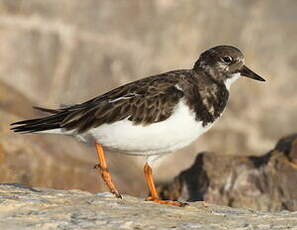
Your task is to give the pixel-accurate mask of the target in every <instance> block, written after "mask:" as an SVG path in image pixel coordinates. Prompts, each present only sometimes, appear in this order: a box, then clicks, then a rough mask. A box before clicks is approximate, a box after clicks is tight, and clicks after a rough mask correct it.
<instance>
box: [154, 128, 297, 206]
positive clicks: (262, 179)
mask: <svg viewBox="0 0 297 230" xmlns="http://www.w3.org/2000/svg"><path fill="white" fill-rule="evenodd" d="M159 192H160V193H161V195H162V197H163V198H165V199H185V200H191V201H198V200H204V201H206V202H208V203H214V204H218V205H228V206H231V207H240V208H251V209H257V210H269V211H279V210H289V211H297V133H296V134H292V135H290V136H287V137H284V138H282V139H281V140H280V141H279V142H278V143H277V145H276V147H275V148H274V149H273V150H272V151H270V152H268V153H267V154H265V155H263V156H260V157H244V156H242V157H239V156H222V155H218V154H215V153H201V154H199V155H198V156H197V158H196V161H195V163H194V164H193V165H192V167H190V168H189V169H187V170H185V171H183V172H181V173H180V174H179V175H178V176H177V177H176V178H175V179H174V181H173V182H172V183H170V184H168V185H163V186H160V187H159Z"/></svg>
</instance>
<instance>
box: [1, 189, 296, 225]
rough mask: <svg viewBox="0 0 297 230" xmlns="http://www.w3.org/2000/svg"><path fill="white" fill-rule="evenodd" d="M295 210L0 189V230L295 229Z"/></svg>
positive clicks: (106, 195) (70, 191)
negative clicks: (182, 205) (246, 208)
mask: <svg viewBox="0 0 297 230" xmlns="http://www.w3.org/2000/svg"><path fill="white" fill-rule="evenodd" d="M296 226H297V212H286V211H283V212H272V213H269V212H263V211H252V210H244V209H235V208H229V207H223V206H217V205H213V204H207V205H206V204H205V203H203V202H193V203H190V204H189V205H188V206H186V207H185V208H179V207H173V206H168V205H160V204H155V203H152V202H147V201H143V200H142V199H139V198H135V197H131V196H128V195H127V196H124V198H123V199H122V200H121V199H117V198H114V197H113V196H112V195H110V194H109V193H98V194H91V193H87V192H82V191H78V190H69V191H65V190H64V191H63V190H50V189H41V188H29V187H23V186H21V185H13V184H2V185H0V229H7V230H14V229H15V230H18V229H24V230H26V229H40V230H43V229H64V230H68V229H104V230H107V229H116V230H118V229H139V230H140V229H213V230H220V229H232V230H237V229H238V230H239V229H240V230H243V229H258V230H266V229H267V230H268V229H275V230H276V229H296Z"/></svg>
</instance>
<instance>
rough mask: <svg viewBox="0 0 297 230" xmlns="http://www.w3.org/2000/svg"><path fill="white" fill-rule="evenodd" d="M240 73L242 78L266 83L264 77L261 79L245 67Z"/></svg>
mask: <svg viewBox="0 0 297 230" xmlns="http://www.w3.org/2000/svg"><path fill="white" fill-rule="evenodd" d="M239 73H240V75H241V76H244V77H248V78H252V79H254V80H258V81H265V79H263V78H262V77H260V76H259V75H258V74H256V73H254V72H253V71H252V70H250V69H249V68H248V67H246V66H245V65H244V66H243V67H242V68H241V69H240V70H239Z"/></svg>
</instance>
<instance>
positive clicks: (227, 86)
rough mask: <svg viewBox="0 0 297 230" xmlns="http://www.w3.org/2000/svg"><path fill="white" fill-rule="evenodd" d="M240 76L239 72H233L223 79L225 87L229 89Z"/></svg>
mask: <svg viewBox="0 0 297 230" xmlns="http://www.w3.org/2000/svg"><path fill="white" fill-rule="evenodd" d="M239 78H240V73H235V74H233V75H232V77H231V78H228V79H227V80H226V81H225V86H226V88H227V89H228V90H229V89H230V87H231V85H232V84H233V83H234V82H235V81H236V80H237V79H239Z"/></svg>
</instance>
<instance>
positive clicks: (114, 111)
mask: <svg viewBox="0 0 297 230" xmlns="http://www.w3.org/2000/svg"><path fill="white" fill-rule="evenodd" d="M241 76H244V77H248V78H252V79H255V80H259V81H265V80H264V79H263V78H261V77H260V76H259V75H257V74H256V73H254V72H253V71H251V70H250V69H249V68H248V67H246V66H245V65H244V56H243V54H242V53H241V51H240V50H239V49H237V48H235V47H233V46H216V47H214V48H211V49H209V50H207V51H205V52H203V53H202V54H201V55H200V57H199V59H198V60H197V61H196V63H195V64H194V67H193V68H192V69H183V70H174V71H170V72H166V73H162V74H158V75H155V76H150V77H147V78H144V79H141V80H138V81H134V82H131V83H128V84H126V85H123V86H120V87H118V88H116V89H113V90H111V91H109V92H107V93H105V94H102V95H100V96H98V97H95V98H93V99H91V100H89V101H86V102H84V103H82V104H76V105H71V106H68V107H63V108H60V109H45V108H40V107H36V109H38V110H41V111H43V112H47V113H49V114H50V115H49V116H46V117H42V118H37V119H32V120H25V121H19V122H16V123H13V124H12V125H13V127H12V130H13V131H15V132H20V133H52V134H64V135H71V136H74V137H77V138H79V139H80V140H83V141H94V142H95V143H96V148H97V155H98V165H97V166H98V168H99V170H100V172H101V176H102V178H103V180H104V182H105V183H106V185H107V187H108V188H109V190H110V192H112V193H113V194H115V196H116V197H119V198H120V197H121V195H120V193H119V191H118V190H117V189H116V187H115V185H114V184H113V182H112V179H111V175H110V174H109V171H108V167H107V164H106V161H105V155H104V149H111V150H116V151H119V152H121V153H125V154H131V155H142V156H145V157H146V158H147V162H146V164H145V165H144V175H145V179H146V182H147V184H148V188H149V191H150V196H148V197H147V200H150V201H155V202H157V203H161V204H171V205H178V206H183V204H184V203H181V202H178V201H164V200H161V199H160V198H159V196H158V193H157V191H156V188H155V185H154V181H153V176H152V168H151V166H152V163H153V162H154V161H155V160H156V159H158V158H160V157H161V156H163V155H165V154H168V153H171V152H174V151H176V150H178V149H180V148H183V147H185V146H187V145H189V144H190V143H192V142H193V141H194V140H196V139H197V138H198V137H199V136H200V135H202V134H203V133H205V132H206V131H207V130H208V129H209V128H210V127H211V126H212V125H213V124H214V122H215V121H216V120H217V119H218V118H219V117H220V116H221V115H222V113H223V111H224V109H225V107H226V104H227V101H228V97H229V89H230V86H231V84H232V83H233V82H234V81H236V80H237V79H239V78H240V77H241Z"/></svg>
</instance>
